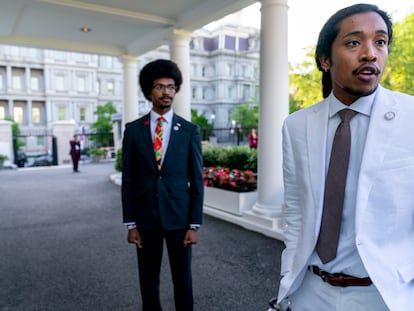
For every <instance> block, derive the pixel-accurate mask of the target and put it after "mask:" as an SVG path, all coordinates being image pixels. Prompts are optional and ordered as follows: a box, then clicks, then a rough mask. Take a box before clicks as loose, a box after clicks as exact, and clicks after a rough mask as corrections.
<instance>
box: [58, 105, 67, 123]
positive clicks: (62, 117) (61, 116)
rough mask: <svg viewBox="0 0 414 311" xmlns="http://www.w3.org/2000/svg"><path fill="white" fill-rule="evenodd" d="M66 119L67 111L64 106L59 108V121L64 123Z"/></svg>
mask: <svg viewBox="0 0 414 311" xmlns="http://www.w3.org/2000/svg"><path fill="white" fill-rule="evenodd" d="M65 119H66V109H65V107H63V106H60V107H59V108H58V120H59V121H63V120H65Z"/></svg>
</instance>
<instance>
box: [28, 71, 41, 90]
mask: <svg viewBox="0 0 414 311" xmlns="http://www.w3.org/2000/svg"><path fill="white" fill-rule="evenodd" d="M42 84H43V71H42V70H38V69H32V70H30V88H31V89H32V90H33V91H41V89H42V87H43V85H42Z"/></svg>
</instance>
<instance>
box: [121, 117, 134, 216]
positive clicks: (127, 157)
mask: <svg viewBox="0 0 414 311" xmlns="http://www.w3.org/2000/svg"><path fill="white" fill-rule="evenodd" d="M133 150H134V148H133V146H132V135H130V127H129V126H128V125H127V126H126V129H125V132H124V138H123V141H122V187H121V194H122V213H123V222H124V223H129V222H134V221H135V217H134V214H133V213H134V212H133V211H134V209H133V202H132V197H133V196H132V194H133V192H132V185H133V175H132V172H134V169H133V165H134V162H133V161H131V159H133V154H131V153H132V152H133Z"/></svg>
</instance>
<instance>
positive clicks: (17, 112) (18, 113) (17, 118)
mask: <svg viewBox="0 0 414 311" xmlns="http://www.w3.org/2000/svg"><path fill="white" fill-rule="evenodd" d="M13 118H14V122H16V123H18V124H23V123H24V108H23V106H14V107H13Z"/></svg>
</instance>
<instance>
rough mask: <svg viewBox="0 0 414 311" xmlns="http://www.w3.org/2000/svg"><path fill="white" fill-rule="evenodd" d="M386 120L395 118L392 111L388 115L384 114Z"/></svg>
mask: <svg viewBox="0 0 414 311" xmlns="http://www.w3.org/2000/svg"><path fill="white" fill-rule="evenodd" d="M384 118H385V120H387V121H390V120H392V119H394V118H395V113H394V112H392V111H389V112H387V113H386V114H384Z"/></svg>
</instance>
